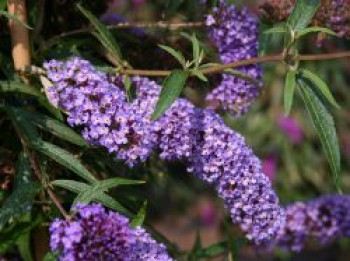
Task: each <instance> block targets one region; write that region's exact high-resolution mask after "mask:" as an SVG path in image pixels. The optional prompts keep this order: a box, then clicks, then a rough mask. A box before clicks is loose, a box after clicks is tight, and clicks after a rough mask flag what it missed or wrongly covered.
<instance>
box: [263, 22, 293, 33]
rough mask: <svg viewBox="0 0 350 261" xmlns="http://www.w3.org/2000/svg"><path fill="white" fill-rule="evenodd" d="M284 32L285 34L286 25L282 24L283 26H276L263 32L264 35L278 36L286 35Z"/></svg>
mask: <svg viewBox="0 0 350 261" xmlns="http://www.w3.org/2000/svg"><path fill="white" fill-rule="evenodd" d="M286 32H287V28H286V25H285V24H283V25H277V26H275V27H272V28H270V29H267V30H265V31H264V34H279V33H286Z"/></svg>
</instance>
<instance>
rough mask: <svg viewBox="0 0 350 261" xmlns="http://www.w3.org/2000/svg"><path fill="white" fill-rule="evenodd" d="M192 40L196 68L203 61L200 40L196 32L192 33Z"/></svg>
mask: <svg viewBox="0 0 350 261" xmlns="http://www.w3.org/2000/svg"><path fill="white" fill-rule="evenodd" d="M191 42H192V56H193V61H194V64H195V68H198V66H199V64H200V63H201V57H200V46H199V42H198V39H197V37H196V35H195V34H192V37H191Z"/></svg>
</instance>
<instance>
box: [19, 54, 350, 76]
mask: <svg viewBox="0 0 350 261" xmlns="http://www.w3.org/2000/svg"><path fill="white" fill-rule="evenodd" d="M347 57H350V51H345V52H335V53H326V54H305V55H297V56H291V57H288V59H290V60H292V61H321V60H331V59H341V58H347ZM284 59H285V55H284V54H283V53H282V54H275V55H267V56H259V57H254V58H250V59H246V60H241V61H237V62H233V63H227V64H217V65H213V66H210V67H206V68H203V69H201V70H200V71H201V72H202V73H203V74H215V73H222V72H224V71H225V70H227V69H230V68H237V67H241V66H244V65H249V64H256V63H268V62H282V61H284ZM20 73H25V74H45V71H44V70H43V69H41V68H39V67H36V66H33V65H32V66H30V67H28V68H26V70H24V71H21V72H20ZM119 73H121V74H126V75H139V76H159V77H165V76H168V75H170V73H171V70H140V69H123V70H121V71H119Z"/></svg>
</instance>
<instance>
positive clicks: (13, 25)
mask: <svg viewBox="0 0 350 261" xmlns="http://www.w3.org/2000/svg"><path fill="white" fill-rule="evenodd" d="M7 11H8V12H9V14H11V15H15V16H17V17H18V19H20V20H22V21H23V22H25V23H26V22H27V9H26V1H25V0H8V2H7ZM9 27H10V32H11V42H12V58H13V62H14V66H15V69H16V70H22V69H24V68H25V67H26V66H28V65H30V47H29V34H28V29H27V28H25V27H24V26H23V25H21V24H20V23H19V22H17V21H15V20H13V19H10V20H9ZM23 80H24V81H26V79H25V78H23Z"/></svg>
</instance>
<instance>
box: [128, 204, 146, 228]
mask: <svg viewBox="0 0 350 261" xmlns="http://www.w3.org/2000/svg"><path fill="white" fill-rule="evenodd" d="M146 211H147V201H145V202H143V205H142V207H141V208H140V210H139V212H137V214H136V216H135V217H134V218H133V219H132V221H131V226H132V227H139V226H142V224H143V222H144V221H145V218H146Z"/></svg>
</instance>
